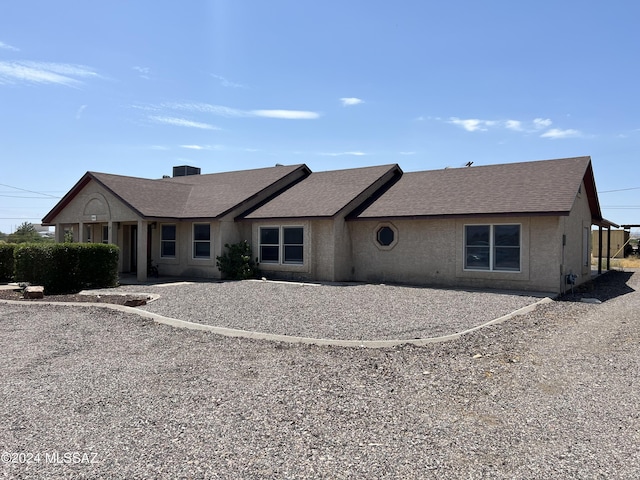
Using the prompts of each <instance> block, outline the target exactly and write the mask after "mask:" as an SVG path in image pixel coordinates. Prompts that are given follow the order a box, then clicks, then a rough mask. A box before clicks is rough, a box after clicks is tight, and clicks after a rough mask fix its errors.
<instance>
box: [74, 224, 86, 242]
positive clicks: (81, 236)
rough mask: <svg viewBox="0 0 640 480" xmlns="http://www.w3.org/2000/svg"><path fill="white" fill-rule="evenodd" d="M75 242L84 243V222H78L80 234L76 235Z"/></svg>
mask: <svg viewBox="0 0 640 480" xmlns="http://www.w3.org/2000/svg"><path fill="white" fill-rule="evenodd" d="M73 240H74V241H75V242H78V243H82V242H83V241H84V223H82V222H79V223H78V234H77V235H74V239H73Z"/></svg>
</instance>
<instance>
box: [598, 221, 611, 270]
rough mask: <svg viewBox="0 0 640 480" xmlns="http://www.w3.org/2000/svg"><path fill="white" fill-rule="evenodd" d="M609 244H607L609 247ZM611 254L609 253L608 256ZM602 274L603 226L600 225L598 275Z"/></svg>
mask: <svg viewBox="0 0 640 480" xmlns="http://www.w3.org/2000/svg"><path fill="white" fill-rule="evenodd" d="M608 248H609V245H607V249H608ZM608 256H609V255H607V257H608ZM601 274H602V226H601V225H598V275H601Z"/></svg>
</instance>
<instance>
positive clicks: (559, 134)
mask: <svg viewBox="0 0 640 480" xmlns="http://www.w3.org/2000/svg"><path fill="white" fill-rule="evenodd" d="M580 136H582V132H581V131H580V130H574V129H573V128H568V129H566V130H560V129H559V128H552V129H551V130H547V131H546V132H544V133H543V134H542V135H540V138H553V139H556V138H569V137H580Z"/></svg>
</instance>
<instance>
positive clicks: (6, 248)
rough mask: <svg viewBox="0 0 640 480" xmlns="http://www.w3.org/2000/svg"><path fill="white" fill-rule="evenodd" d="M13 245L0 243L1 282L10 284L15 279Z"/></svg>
mask: <svg viewBox="0 0 640 480" xmlns="http://www.w3.org/2000/svg"><path fill="white" fill-rule="evenodd" d="M15 247H16V245H15V244H13V243H0V282H10V281H11V280H12V279H13V265H14V261H13V251H14V249H15Z"/></svg>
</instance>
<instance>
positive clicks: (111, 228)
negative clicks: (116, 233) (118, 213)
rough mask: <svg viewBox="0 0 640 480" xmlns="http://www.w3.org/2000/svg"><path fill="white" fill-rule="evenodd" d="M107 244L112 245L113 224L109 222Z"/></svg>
mask: <svg viewBox="0 0 640 480" xmlns="http://www.w3.org/2000/svg"><path fill="white" fill-rule="evenodd" d="M107 243H108V244H112V243H114V241H113V222H112V221H111V220H109V221H108V222H107Z"/></svg>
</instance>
